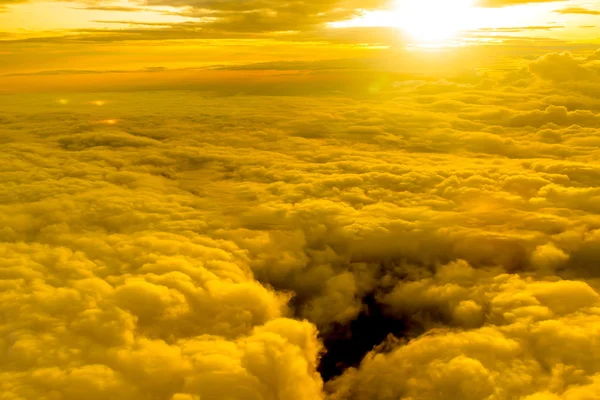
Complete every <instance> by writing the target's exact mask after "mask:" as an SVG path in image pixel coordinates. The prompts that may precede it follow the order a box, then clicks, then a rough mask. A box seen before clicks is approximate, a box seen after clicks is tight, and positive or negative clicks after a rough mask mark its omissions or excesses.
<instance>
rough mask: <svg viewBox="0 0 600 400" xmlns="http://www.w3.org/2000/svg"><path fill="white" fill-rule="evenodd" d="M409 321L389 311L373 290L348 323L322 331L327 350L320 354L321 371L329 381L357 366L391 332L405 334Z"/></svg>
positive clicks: (399, 336)
mask: <svg viewBox="0 0 600 400" xmlns="http://www.w3.org/2000/svg"><path fill="white" fill-rule="evenodd" d="M406 330H407V323H406V321H403V320H402V319H398V318H397V317H395V316H393V315H391V314H389V313H386V312H385V309H384V307H383V306H382V305H381V304H380V303H379V302H378V301H377V299H376V295H375V294H374V293H369V294H368V295H367V296H365V298H364V299H363V311H362V312H361V313H360V314H359V315H358V317H357V318H356V319H355V320H353V321H351V322H350V323H349V324H346V325H342V324H335V325H334V326H333V327H332V328H331V329H330V330H328V331H325V333H323V332H322V333H321V339H322V341H323V344H324V346H325V350H326V353H325V354H323V356H322V357H321V360H320V363H319V367H318V371H319V373H320V374H321V377H322V378H323V381H325V382H328V381H330V380H332V379H334V378H336V377H338V376H340V375H342V374H343V373H344V371H345V370H346V369H348V368H350V367H357V366H358V365H359V364H360V362H361V360H362V359H363V358H364V357H365V355H366V354H367V353H368V352H370V351H371V350H373V349H374V348H376V347H378V346H380V345H381V344H382V343H383V342H384V341H385V340H386V338H388V336H390V335H392V336H394V337H395V338H402V337H404V335H405V333H406Z"/></svg>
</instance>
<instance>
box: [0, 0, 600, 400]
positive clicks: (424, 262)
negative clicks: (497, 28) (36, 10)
mask: <svg viewBox="0 0 600 400" xmlns="http://www.w3.org/2000/svg"><path fill="white" fill-rule="evenodd" d="M224 4H225V3H224ZM223 7H224V6H223ZM228 7H233V5H229V6H228ZM594 57H595V56H594V55H590V54H583V55H573V54H569V53H562V54H559V53H557V54H549V55H546V56H543V57H541V58H539V59H536V60H533V61H532V62H531V63H530V64H529V65H528V66H527V67H525V68H522V69H520V70H515V71H511V72H508V73H506V74H501V73H499V72H498V71H496V72H498V73H496V74H490V75H487V74H486V75H483V74H482V75H479V74H473V75H469V76H459V77H452V76H450V75H448V76H446V77H445V78H444V79H437V78H435V77H424V76H421V77H415V76H410V77H408V78H404V79H402V78H401V77H400V76H399V75H388V76H386V77H385V79H383V78H382V77H381V74H378V73H377V72H373V73H372V74H365V75H363V76H364V77H365V79H367V78H368V79H369V81H368V82H363V83H364V84H362V83H361V85H362V86H361V87H360V90H358V89H356V88H355V91H352V90H351V89H348V88H347V87H346V86H345V85H347V82H348V80H346V81H343V80H340V81H335V82H334V83H335V84H336V85H338V86H335V85H332V86H331V89H338V90H339V89H345V90H346V93H341V92H342V90H340V91H339V92H338V93H331V92H329V93H327V94H326V95H324V94H323V91H322V89H323V88H322V86H321V82H323V80H322V76H324V75H321V74H318V73H316V72H315V70H316V68H314V69H313V70H311V69H310V68H308V67H307V68H306V71H304V73H303V74H302V76H303V79H304V81H302V82H307V84H306V85H305V87H304V88H303V89H304V92H301V93H302V94H303V95H302V96H290V95H288V96H269V95H270V94H273V90H274V89H273V88H272V85H271V83H272V82H274V81H273V80H268V81H267V84H264V82H263V86H261V85H260V84H259V83H257V84H256V85H255V86H254V87H251V86H248V84H247V83H246V85H247V86H243V85H244V84H245V83H244V82H243V80H242V79H240V82H241V83H239V84H238V83H237V82H233V83H231V82H230V83H228V85H229V86H227V87H225V84H224V83H222V82H223V81H219V82H217V83H214V82H212V83H210V84H212V85H213V86H212V87H211V88H212V89H214V90H215V92H214V93H213V94H212V95H207V94H206V92H203V91H197V92H195V91H190V90H187V91H177V90H174V89H173V86H171V87H170V89H171V90H163V91H156V92H138V91H126V90H123V91H122V92H113V93H102V94H99V93H91V92H87V93H86V92H81V93H76V94H64V93H63V94H61V95H60V96H58V95H54V94H40V93H37V94H12V95H5V96H3V97H2V99H0V101H2V106H3V107H2V108H1V109H2V111H1V113H0V144H1V145H2V149H3V151H2V152H1V153H0V171H1V172H0V182H1V183H0V242H1V245H0V254H1V255H2V256H1V257H0V259H1V261H0V285H1V286H2V291H1V292H2V294H1V295H0V297H1V298H2V301H1V302H0V309H1V311H2V313H0V315H2V316H3V317H2V319H0V332H1V333H2V334H1V335H0V338H1V339H0V347H1V349H0V350H1V351H0V389H2V392H3V393H5V394H6V396H8V397H7V398H15V399H29V398H44V397H47V398H55V399H75V398H80V397H86V398H92V399H105V398H111V399H112V398H115V399H138V398H139V399H142V398H143V399H147V398H160V399H168V400H190V399H194V400H199V399H201V400H206V399H221V398H230V399H265V400H266V399H269V400H274V399H280V398H286V399H298V400H304V399H306V400H314V399H326V398H327V399H359V400H360V399H390V398H404V399H414V400H417V399H423V400H425V399H436V398H439V399H443V398H450V397H452V398H467V399H499V400H500V399H512V398H524V399H528V400H534V399H577V398H585V397H584V396H586V395H589V393H595V392H594V391H597V390H598V382H600V381H599V380H598V376H600V362H599V360H598V357H596V356H595V355H594V353H593V352H590V351H589V349H593V348H595V347H596V345H597V338H598V335H597V331H598V326H600V321H598V310H599V309H600V304H599V302H600V298H599V295H598V289H599V286H598V283H599V281H598V272H597V268H596V266H597V263H598V262H600V252H598V248H599V244H600V234H599V232H600V220H599V219H598V217H597V215H598V213H599V212H600V207H599V206H598V204H600V189H599V188H598V178H600V166H599V165H598V163H597V156H598V151H597V148H598V145H599V142H598V138H597V129H598V127H599V125H600V103H599V102H598V100H597V99H596V98H594V97H593V96H588V95H586V94H583V93H582V91H581V90H582V89H581V87H579V86H577V84H578V83H586V84H593V83H594V82H595V79H596V77H595V76H594V74H595V73H596V72H595V65H596V64H595V59H594ZM332 65H333V64H326V65H325V66H324V67H323V69H324V70H325V71H326V73H327V74H334V73H337V74H339V70H336V69H334V68H333V67H332ZM313 66H314V64H313ZM288 67H289V66H288ZM268 68H272V66H268ZM268 68H267V69H268ZM293 68H294V69H295V70H296V71H297V70H300V68H299V67H298V66H297V65H293ZM239 71H242V72H241V73H243V74H250V73H253V74H256V75H253V76H258V74H260V73H261V72H263V71H261V70H260V67H259V66H256V65H255V66H252V67H247V69H246V70H243V68H238V71H234V72H239ZM270 71H271V73H273V69H270ZM280 71H282V75H278V76H277V79H278V80H276V81H277V82H279V83H278V84H279V85H282V86H283V85H285V83H286V82H287V81H286V79H288V78H287V75H284V74H283V72H286V69H285V64H282V65H281V66H280ZM582 71H586V72H582ZM225 72H226V73H227V74H229V73H232V71H231V70H229V71H225ZM161 73H162V72H152V74H155V75H153V76H156V75H160V74H161ZM348 73H349V74H351V73H355V72H353V71H350V72H348ZM581 74H586V75H584V76H583V77H582V76H581ZM62 76H65V74H59V75H56V76H55V75H51V76H48V75H42V76H36V77H35V78H36V79H42V78H43V79H57V77H62ZM67 76H70V75H67ZM86 76H87V75H86ZM210 76H215V75H210ZM227 76H238V77H239V76H243V75H227ZM246 76H249V75H246ZM296 76H297V75H294V77H296ZM326 76H331V75H326ZM349 76H351V75H349ZM25 78H31V77H25ZM391 78H393V79H391ZM72 79H75V78H72ZM206 79H208V78H206ZM271 79H275V78H273V77H271ZM294 79H295V78H294ZM340 82H341V83H340ZM165 85H167V84H165ZM171 85H173V82H171ZM219 85H222V86H223V87H221V88H220V90H221V91H220V92H219V91H218V90H217V89H219V87H218V86H219ZM236 85H240V86H236ZM175 87H176V86H175ZM240 87H243V88H244V89H245V90H246V89H248V88H250V90H253V91H254V92H253V94H252V95H248V94H247V95H243V94H239V92H242V91H243V90H238V89H239V88H240ZM165 88H168V86H164V87H162V89H165ZM199 88H203V89H206V87H202V86H201V85H200V86H199ZM234 89H236V90H237V92H236V93H238V95H237V96H227V94H229V93H231V92H232V91H235V90H234ZM280 89H281V87H280ZM293 93H295V94H298V93H300V92H293ZM287 94H290V93H287ZM107 121H111V122H110V123H109V122H107ZM353 341H356V342H353ZM359 341H360V344H358V345H355V344H356V343H358V342H359ZM335 343H338V344H340V343H341V345H337V347H336V345H335ZM344 353H346V354H344ZM348 353H351V354H348ZM336 357H339V358H336ZM319 372H320V373H321V374H322V376H323V377H325V378H326V379H327V380H328V382H327V383H326V384H325V385H324V383H323V379H322V377H321V376H320V375H319ZM336 376H337V377H336Z"/></svg>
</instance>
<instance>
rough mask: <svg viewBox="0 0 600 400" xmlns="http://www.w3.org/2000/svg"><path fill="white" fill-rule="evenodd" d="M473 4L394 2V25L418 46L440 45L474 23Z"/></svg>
mask: <svg viewBox="0 0 600 400" xmlns="http://www.w3.org/2000/svg"><path fill="white" fill-rule="evenodd" d="M474 4H475V0H396V4H395V11H394V15H395V20H396V21H395V23H396V25H397V26H398V27H399V28H400V29H402V30H403V31H405V32H406V33H407V34H408V35H410V36H411V37H412V38H413V39H414V40H416V41H419V42H434V41H443V40H446V39H449V38H451V37H452V36H454V35H456V34H457V33H459V32H460V31H461V30H464V29H469V28H470V27H471V26H472V25H474V24H475V23H476V21H475V17H474V13H473V12H474V10H475V6H474Z"/></svg>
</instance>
